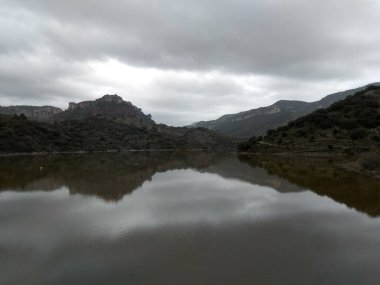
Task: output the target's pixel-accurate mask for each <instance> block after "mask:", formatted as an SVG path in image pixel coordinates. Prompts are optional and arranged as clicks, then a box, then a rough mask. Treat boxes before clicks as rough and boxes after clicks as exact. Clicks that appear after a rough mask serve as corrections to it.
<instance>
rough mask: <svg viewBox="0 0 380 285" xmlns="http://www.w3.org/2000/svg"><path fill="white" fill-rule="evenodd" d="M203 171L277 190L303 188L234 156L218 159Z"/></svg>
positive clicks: (295, 190)
mask: <svg viewBox="0 0 380 285" xmlns="http://www.w3.org/2000/svg"><path fill="white" fill-rule="evenodd" d="M204 171H205V172H210V173H215V174H218V175H220V176H222V177H225V178H228V179H238V180H241V181H244V182H248V183H251V184H257V185H261V186H266V187H271V188H274V189H275V190H277V191H278V192H283V193H286V192H299V191H303V190H304V189H303V188H300V187H298V186H297V185H294V184H292V183H289V181H288V180H286V179H284V178H281V177H279V176H276V175H269V174H268V172H267V170H266V169H265V168H258V167H251V166H250V165H248V164H246V163H242V162H241V161H239V160H237V159H236V157H232V156H231V157H228V158H225V159H223V160H218V161H217V162H215V163H214V164H212V165H210V166H209V167H207V168H206V169H204Z"/></svg>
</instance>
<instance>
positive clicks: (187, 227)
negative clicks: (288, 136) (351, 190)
mask: <svg viewBox="0 0 380 285" xmlns="http://www.w3.org/2000/svg"><path fill="white" fill-rule="evenodd" d="M239 228H241V230H239V232H237V233H236V236H239V235H242V237H241V239H242V241H241V242H242V244H241V245H240V246H241V247H242V249H241V250H242V251H244V250H243V247H244V246H245V247H246V246H247V245H249V244H250V243H251V242H252V243H254V242H255V239H259V240H260V241H261V242H262V241H263V240H265V239H268V240H269V241H270V242H271V243H274V247H276V246H277V247H279V251H280V252H281V251H282V250H284V248H283V247H282V246H285V248H286V244H284V245H281V242H280V241H283V242H290V243H292V244H293V243H296V245H298V246H300V248H304V249H305V250H306V252H307V251H308V250H310V249H308V248H307V247H308V246H309V245H308V243H310V245H312V244H314V243H315V242H316V240H315V241H314V240H313V238H314V237H315V238H316V239H320V241H318V242H322V243H323V242H324V246H325V247H324V248H325V249H327V248H328V249H329V250H332V251H331V254H332V253H334V251H337V252H338V254H336V256H335V257H334V260H332V261H331V262H332V263H333V264H335V263H336V262H347V261H348V262H354V263H355V262H356V261H355V260H350V259H352V258H353V257H354V258H355V259H357V260H359V261H360V262H359V263H360V264H366V262H368V263H373V262H375V264H378V262H379V261H380V257H377V254H375V252H378V250H380V219H370V218H369V217H367V216H366V215H363V214H360V213H358V212H356V211H354V210H352V209H348V208H347V207H346V206H344V205H341V204H337V203H336V202H334V201H332V200H330V199H328V198H325V197H320V196H317V195H315V194H313V193H311V192H301V193H288V194H281V193H279V192H277V191H275V190H273V189H270V188H267V187H262V186H257V185H251V184H248V183H244V182H240V181H237V180H226V179H224V178H222V177H220V176H218V175H214V174H208V173H203V174H200V173H198V172H195V171H192V170H174V171H168V172H166V173H161V174H156V175H155V176H154V177H153V179H152V181H147V182H145V183H144V184H143V186H142V187H141V188H140V189H137V190H136V191H134V192H133V193H131V194H130V195H126V196H124V198H123V199H122V200H121V201H119V202H118V203H106V202H104V201H103V200H101V199H99V198H96V197H88V196H82V195H70V194H69V191H68V190H67V189H60V190H57V191H53V192H30V193H28V192H26V193H15V192H3V193H0V232H1V235H0V249H1V251H2V252H3V253H5V255H3V257H0V265H1V264H3V263H4V262H5V261H6V256H7V255H9V256H11V255H12V256H13V255H14V254H16V255H15V256H14V258H16V259H17V254H20V255H23V254H26V253H29V254H32V256H33V257H34V258H36V259H37V260H38V259H40V260H45V259H49V258H51V257H52V256H55V255H54V254H53V252H56V255H57V254H58V253H57V252H60V251H61V250H62V247H64V245H65V246H67V244H83V245H85V244H87V243H89V242H94V243H96V242H99V243H102V244H103V243H105V242H107V243H110V244H112V243H114V242H116V241H120V240H123V239H125V238H127V239H130V240H134V238H135V237H136V236H142V237H141V239H143V238H145V237H146V236H147V234H144V232H149V235H148V236H150V238H151V240H149V242H152V243H155V241H154V239H155V238H157V237H158V236H161V235H162V232H165V234H167V235H168V236H170V237H171V238H173V239H174V240H175V241H176V242H175V247H176V248H177V247H178V248H179V249H178V248H177V250H183V248H182V247H181V246H182V244H181V243H179V242H178V238H179V237H180V238H184V240H186V238H188V237H183V236H182V235H183V231H185V232H186V233H187V234H186V235H188V234H189V232H190V233H191V234H192V235H195V237H194V238H195V239H197V234H199V233H198V232H199V231H201V232H203V231H205V229H207V231H210V230H211V231H214V232H219V234H221V235H222V236H224V237H225V236H227V235H228V233H231V232H234V231H235V230H237V229H239ZM261 228H262V229H263V232H260V229H261ZM199 229H202V230H199ZM246 230H247V231H248V230H250V231H253V232H256V231H258V232H256V234H254V235H252V234H251V232H249V234H247V233H244V231H246ZM214 232H212V233H209V235H213V233H214ZM160 233H161V234H160ZM243 233H244V234H243ZM250 235H251V236H250ZM236 236H234V237H231V239H232V240H230V242H233V240H234V239H236V238H237V237H236ZM248 236H250V239H251V240H250V241H249V242H248V240H246V239H247V238H248ZM176 237H177V238H176ZM274 237H276V238H275V239H274ZM168 238H169V237H168ZM198 238H199V237H198ZM203 238H206V239H207V236H206V237H203ZM161 239H162V236H161ZM257 241H258V240H256V242H257ZM161 242H162V241H161ZM198 242H199V241H198ZM230 242H229V241H228V239H226V240H223V238H221V240H220V241H219V243H220V244H219V245H218V246H220V248H224V247H225V246H227V245H229V243H230ZM157 243H158V245H159V244H160V242H157ZM189 243H190V244H191V243H192V242H191V241H189ZM123 246H126V245H123ZM140 246H146V245H145V244H144V245H141V244H140ZM173 246H174V245H173ZM79 247H80V246H79ZM71 250H72V248H71ZM99 250H100V251H101V250H102V249H99ZM103 250H105V251H106V249H103ZM237 250H238V249H237ZM142 251H144V250H142ZM301 252H302V251H301ZM73 254H74V255H75V254H76V252H73ZM103 254H105V253H104V252H103V253H101V252H100V253H99V255H98V256H97V257H95V259H96V258H103V256H102V255H103ZM114 254H115V253H114ZM134 254H135V255H136V256H135V257H134V258H137V257H140V252H137V253H136V252H135V253H134ZM241 254H242V255H244V254H243V253H241ZM273 254H274V253H273ZM309 254H310V255H314V254H316V253H314V252H313V253H309ZM275 256H276V257H277V258H278V256H277V254H275ZM275 256H274V257H275ZM299 257H302V254H301V255H300V256H299ZM89 258H90V257H89ZM92 258H94V257H92ZM118 258H121V257H118ZM118 258H116V259H118ZM149 260H150V259H149ZM150 261H151V260H150ZM145 262H148V261H145ZM151 262H153V261H151ZM267 262H268V261H267ZM153 263H154V262H153ZM37 264H38V265H39V266H41V267H43V265H42V264H43V262H42V261H41V263H38V262H37ZM355 264H356V263H355ZM0 268H3V270H4V268H6V267H4V266H0ZM10 268H12V267H10ZM367 269H368V268H367ZM367 269H366V270H367ZM8 270H10V271H9V272H12V269H8ZM35 270H38V269H35ZM368 270H369V269H368ZM1 271H2V269H0V273H1ZM364 271H365V270H364ZM9 272H8V274H11V273H9ZM371 272H372V271H371ZM371 272H370V273H371ZM370 273H369V274H370ZM0 281H1V277H0ZM0 283H1V282H0ZM337 284H338V283H337Z"/></svg>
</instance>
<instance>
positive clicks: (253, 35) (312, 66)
mask: <svg viewBox="0 0 380 285" xmlns="http://www.w3.org/2000/svg"><path fill="white" fill-rule="evenodd" d="M379 12H380V4H379V2H377V1H375V0H365V1H360V2H359V1H354V0H346V1H343V0H335V1H334V0H333V1H326V0H322V1H320V0H319V1H317V0H311V1H303V0H291V1H281V0H271V1H249V0H235V1H227V0H218V1H217V0H202V1H200V0H197V1H184V0H177V1H169V0H160V1H153V0H128V1H118V0H110V1H107V2H94V1H90V0H76V1H74V0H67V1H55V0H51V1H43V0H28V1H26V0H12V1H11V0H1V1H0V34H1V37H0V85H1V87H2V88H1V89H0V104H2V105H6V104H23V103H25V104H54V105H59V106H61V107H65V106H66V102H67V101H69V100H71V101H73V100H74V101H76V100H77V101H80V100H85V99H92V98H96V97H99V96H101V95H102V94H103V93H115V92H116V93H118V94H120V95H121V96H123V97H124V98H125V99H126V100H130V101H132V102H133V103H135V104H136V105H139V106H140V107H142V108H143V110H144V111H145V112H147V113H151V114H152V115H153V117H154V119H155V120H156V121H159V122H165V123H168V124H174V125H181V124H187V123H191V122H193V121H196V120H200V119H211V118H215V117H217V116H220V115H222V114H224V113H232V112H238V111H242V110H247V109H250V108H254V107H259V106H263V105H268V104H271V103H273V102H274V101H276V100H278V99H301V100H306V101H310V100H315V99H319V98H320V97H322V96H323V95H326V94H327V93H330V92H335V91H339V90H343V89H346V88H350V87H357V86H359V85H362V84H366V83H370V82H373V81H379V79H378V78H376V75H377V74H379V72H380V67H379V64H380V51H379V49H378V47H379V46H380V34H379V33H378V30H377V29H378V27H379V26H380V18H379V17H378V14H379Z"/></svg>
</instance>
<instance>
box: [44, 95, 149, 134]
mask: <svg viewBox="0 0 380 285" xmlns="http://www.w3.org/2000/svg"><path fill="white" fill-rule="evenodd" d="M93 117H94V118H104V119H112V120H117V121H119V122H122V123H126V124H130V125H135V126H137V127H144V126H145V127H151V126H153V125H154V124H155V123H154V121H153V120H152V118H151V116H150V115H145V114H144V113H143V112H142V110H141V109H140V108H137V107H136V106H134V105H133V104H132V103H131V102H127V101H124V100H123V98H122V97H120V96H118V95H116V94H115V95H108V94H107V95H104V96H103V97H101V98H99V99H96V100H94V101H83V102H79V103H74V102H70V103H69V108H68V109H67V110H66V111H64V112H61V113H59V114H57V115H55V116H53V117H52V120H53V121H58V122H61V121H68V120H83V119H87V118H93Z"/></svg>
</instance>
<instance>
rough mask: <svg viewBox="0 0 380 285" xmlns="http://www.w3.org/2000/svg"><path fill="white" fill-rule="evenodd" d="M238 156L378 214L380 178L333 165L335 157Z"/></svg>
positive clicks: (242, 159) (314, 190)
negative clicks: (332, 158)
mask: <svg viewBox="0 0 380 285" xmlns="http://www.w3.org/2000/svg"><path fill="white" fill-rule="evenodd" d="M239 160H240V161H241V162H244V163H247V164H248V165H250V166H252V167H253V168H259V169H263V168H264V169H266V171H267V172H268V174H270V175H274V176H276V177H281V178H283V179H286V180H287V181H289V183H292V184H293V185H297V186H298V187H301V188H303V189H309V190H311V191H313V192H315V193H317V194H319V195H323V196H328V197H330V198H332V199H334V200H335V201H337V202H340V203H344V204H346V205H347V206H348V207H352V208H355V209H356V210H358V211H361V212H363V213H366V214H368V215H370V216H374V217H375V216H379V215H380V179H379V178H374V177H369V176H365V175H360V174H357V173H353V172H348V171H345V170H343V169H341V168H339V167H336V164H337V161H334V160H331V159H330V160H329V159H321V158H319V159H318V158H314V159H313V158H304V159H301V158H292V157H286V158H284V157H283V158H281V157H269V158H265V157H255V156H247V155H241V156H239Z"/></svg>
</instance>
